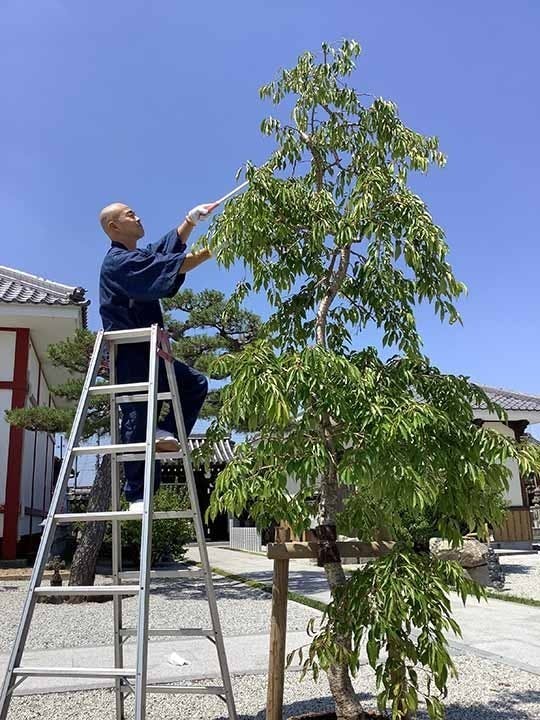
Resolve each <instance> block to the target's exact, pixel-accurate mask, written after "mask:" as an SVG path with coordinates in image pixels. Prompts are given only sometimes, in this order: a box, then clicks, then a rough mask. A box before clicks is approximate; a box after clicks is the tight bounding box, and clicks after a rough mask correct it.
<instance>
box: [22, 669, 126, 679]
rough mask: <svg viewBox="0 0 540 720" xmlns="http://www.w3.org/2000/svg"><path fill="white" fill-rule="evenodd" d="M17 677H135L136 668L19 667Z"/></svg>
mask: <svg viewBox="0 0 540 720" xmlns="http://www.w3.org/2000/svg"><path fill="white" fill-rule="evenodd" d="M13 673H14V674H15V675H20V676H25V677H31V676H43V677H106V678H116V677H119V678H123V677H135V676H136V674H137V672H136V670H135V668H74V667H69V668H68V667H49V668H47V667H17V668H15V669H14V670H13Z"/></svg>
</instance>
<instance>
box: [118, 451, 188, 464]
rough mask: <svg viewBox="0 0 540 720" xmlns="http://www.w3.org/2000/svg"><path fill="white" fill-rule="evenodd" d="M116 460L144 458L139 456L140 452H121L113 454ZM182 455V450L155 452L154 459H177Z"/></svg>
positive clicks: (139, 460)
mask: <svg viewBox="0 0 540 720" xmlns="http://www.w3.org/2000/svg"><path fill="white" fill-rule="evenodd" d="M115 457H116V462H143V461H144V458H143V457H141V455H140V453H139V454H135V453H125V454H124V453H122V454H118V455H116V456H115ZM183 457H184V453H183V452H181V451H180V452H168V453H167V452H161V453H160V452H157V453H155V455H154V458H155V459H156V460H179V459H181V458H183Z"/></svg>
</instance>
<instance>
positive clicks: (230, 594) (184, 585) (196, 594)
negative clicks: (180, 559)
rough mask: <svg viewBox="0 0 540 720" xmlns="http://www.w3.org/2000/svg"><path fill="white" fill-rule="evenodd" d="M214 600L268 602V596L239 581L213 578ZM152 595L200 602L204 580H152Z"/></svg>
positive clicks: (203, 595)
mask: <svg viewBox="0 0 540 720" xmlns="http://www.w3.org/2000/svg"><path fill="white" fill-rule="evenodd" d="M213 580H214V589H215V591H216V599H217V601H218V603H219V601H220V600H253V601H258V600H264V601H265V602H268V600H269V599H270V594H269V593H268V592H265V591H263V590H260V589H258V588H251V587H249V585H245V584H243V583H241V582H239V581H237V580H236V581H235V580H231V579H228V578H221V577H216V576H214V578H213ZM151 593H152V595H160V596H161V597H164V598H167V599H169V600H184V601H185V600H200V599H205V598H206V586H205V584H204V580H203V579H201V578H200V577H199V578H197V579H193V580H191V579H189V578H182V579H181V580H152V590H151Z"/></svg>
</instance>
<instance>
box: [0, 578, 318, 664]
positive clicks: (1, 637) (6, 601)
mask: <svg viewBox="0 0 540 720" xmlns="http://www.w3.org/2000/svg"><path fill="white" fill-rule="evenodd" d="M105 582H106V579H105V578H97V580H96V584H98V583H101V584H104V583H105ZM152 582H153V585H155V588H156V589H155V590H153V591H152V594H151V600H150V626H151V627H155V628H158V627H209V626H210V618H209V613H208V604H207V602H206V593H205V588H204V583H203V581H202V580H200V579H199V580H195V579H193V580H188V581H187V582H186V581H185V580H176V581H170V580H162V581H159V580H156V581H152ZM214 586H215V588H216V596H217V600H218V605H219V613H220V619H221V624H222V628H223V633H224V635H231V636H234V635H250V634H254V633H262V632H269V628H270V624H269V623H270V605H271V597H270V595H269V594H268V593H264V592H262V591H260V590H256V589H253V588H250V587H247V586H246V585H243V584H242V583H238V582H234V581H231V580H228V579H226V578H222V577H215V578H214ZM26 587H27V583H26V582H4V583H1V584H0V653H6V652H8V651H9V650H10V649H11V643H12V642H13V639H14V637H15V632H16V629H17V625H18V623H19V618H20V614H21V610H22V605H23V602H24V599H25V596H26ZM136 609H137V597H135V596H134V597H128V598H126V599H125V600H124V601H123V610H124V626H125V627H133V626H135V617H136ZM318 614H319V613H317V611H316V610H312V609H311V608H308V607H305V606H303V605H299V604H298V603H290V604H289V613H288V628H289V629H290V630H291V631H295V630H305V629H306V626H307V623H308V620H309V619H310V618H311V617H313V616H314V615H318ZM112 618H113V615H112V602H105V603H85V604H81V605H67V604H64V605H49V604H45V603H39V604H38V605H37V606H36V610H35V612H34V618H33V621H32V626H31V629H30V635H29V637H28V642H27V645H26V647H27V648H28V649H29V650H30V649H33V650H35V649H38V648H63V647H84V646H85V645H86V646H94V645H111V644H112V642H113V634H112V633H113V619H112ZM159 639H161V640H163V639H164V638H163V637H161V638H159Z"/></svg>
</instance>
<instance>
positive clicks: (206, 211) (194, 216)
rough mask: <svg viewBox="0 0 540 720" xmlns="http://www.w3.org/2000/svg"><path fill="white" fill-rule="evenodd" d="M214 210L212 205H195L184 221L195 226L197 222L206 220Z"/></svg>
mask: <svg viewBox="0 0 540 720" xmlns="http://www.w3.org/2000/svg"><path fill="white" fill-rule="evenodd" d="M213 209H214V204H213V203H206V204H204V205H197V206H196V207H194V208H193V209H192V210H190V211H189V212H188V214H187V215H186V220H187V221H188V222H189V223H191V224H192V225H196V224H197V223H198V222H199V220H206V218H207V217H208V216H209V215H210V213H211V211H212V210H213Z"/></svg>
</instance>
